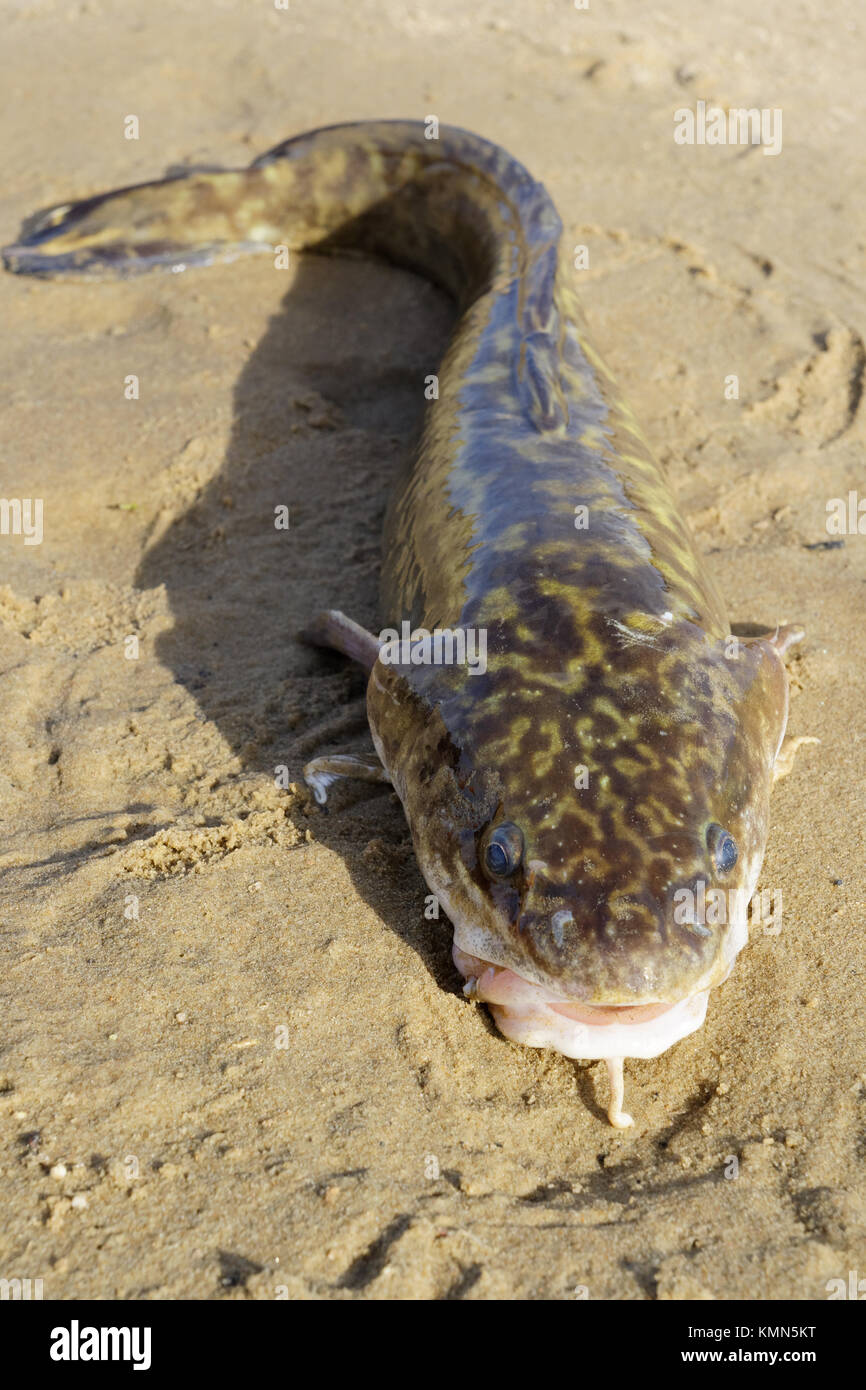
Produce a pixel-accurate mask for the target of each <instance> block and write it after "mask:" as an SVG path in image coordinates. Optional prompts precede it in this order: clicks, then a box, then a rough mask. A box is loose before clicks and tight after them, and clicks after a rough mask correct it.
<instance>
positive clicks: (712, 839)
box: [707, 822, 739, 874]
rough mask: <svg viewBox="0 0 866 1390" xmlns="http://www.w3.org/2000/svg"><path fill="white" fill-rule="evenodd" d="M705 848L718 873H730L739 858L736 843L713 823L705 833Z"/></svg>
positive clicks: (719, 826) (727, 832)
mask: <svg viewBox="0 0 866 1390" xmlns="http://www.w3.org/2000/svg"><path fill="white" fill-rule="evenodd" d="M707 847H708V849H709V851H710V854H711V855H712V856H713V862H714V864H715V866H716V868H717V869H718V871H719V873H720V874H727V873H730V871H731V869H732V868H733V867H734V865H735V864H736V862H737V859H738V858H739V850H738V849H737V842H736V840H735V839H734V837H733V835H732V834H731V833H730V831H729V830H725V829H724V828H723V827H722V826H721V825H716V823H715V822H713V824H712V825H711V826H710V828H709V830H708V831H707Z"/></svg>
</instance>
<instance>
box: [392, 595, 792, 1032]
mask: <svg viewBox="0 0 866 1390" xmlns="http://www.w3.org/2000/svg"><path fill="white" fill-rule="evenodd" d="M655 639H656V640H654V641H653V642H651V643H647V642H642V641H633V642H632V641H625V642H620V641H614V642H611V641H607V642H606V645H605V647H604V649H603V651H601V652H600V656H601V659H600V660H598V661H595V662H592V663H591V664H589V665H585V666H584V667H583V668H582V669H580V670H577V671H575V670H573V669H569V670H560V669H559V668H558V667H556V666H552V665H551V663H550V660H549V654H548V655H547V656H546V657H545V658H544V660H542V659H541V657H540V656H539V659H538V660H537V661H533V660H532V659H531V658H532V654H531V653H524V656H525V660H523V661H521V662H515V661H514V660H513V659H512V658H511V656H510V653H512V652H513V650H514V648H513V645H512V644H509V642H508V641H507V640H505V641H503V642H500V643H499V644H496V643H494V644H493V646H492V650H490V651H489V655H488V663H487V669H486V671H485V672H484V673H483V674H471V673H467V672H465V671H464V672H461V671H459V670H456V669H454V668H451V669H449V670H447V671H441V670H440V671H436V670H432V669H430V668H414V667H408V666H403V667H400V666H398V665H392V666H385V665H383V664H382V663H380V662H377V664H376V666H375V667H374V668H373V672H372V675H371V680H370V686H369V691H368V709H369V713H370V722H371V728H372V729H373V734H374V739H375V741H376V746H377V749H378V751H379V754H380V757H381V758H382V760H383V762H384V763H385V766H386V767H387V768H388V771H389V774H390V776H391V778H392V781H393V783H394V786H395V788H396V789H397V791H398V794H399V795H400V798H401V800H402V802H403V805H404V808H405V811H406V815H407V819H408V822H409V825H410V828H411V830H412V835H413V839H414V842H415V848H416V854H417V857H418V861H419V864H420V866H421V869H422V872H423V874H424V876H425V878H426V880H427V883H428V884H429V886H430V888H431V890H432V892H433V893H435V894H436V895H437V897H438V898H439V901H440V902H441V904H442V906H443V908H444V909H445V911H446V912H447V913H448V916H449V917H450V919H451V921H452V923H453V925H454V941H455V959H456V960H458V964H459V965H460V967H461V968H462V969H463V968H464V966H465V969H464V973H470V972H471V977H472V978H473V979H474V980H476V981H477V980H478V979H479V978H483V979H485V980H486V981H487V986H486V990H487V992H486V994H485V993H484V991H483V990H482V992H481V994H479V996H478V997H484V998H486V999H487V1001H488V1002H491V1003H494V1004H495V1002H496V1001H495V999H494V998H493V997H492V996H493V995H495V994H496V992H497V990H498V991H499V992H500V993H502V992H503V990H504V989H505V986H506V985H509V984H510V983H513V981H511V980H510V977H511V976H513V977H515V979H516V984H515V986H514V987H515V989H516V990H517V993H518V994H520V993H521V991H523V993H524V994H525V993H526V991H525V990H523V986H524V985H526V986H527V987H528V988H529V990H531V991H533V992H534V993H533V994H532V998H533V999H534V1001H535V1003H537V1004H539V1006H540V1005H541V1004H542V1003H543V1004H544V1006H545V1008H548V1006H550V1005H551V1003H552V1004H553V1006H554V1007H559V1008H561V1007H562V1006H567V1007H569V1008H571V1010H572V1013H573V1015H574V1019H573V1021H575V1022H578V1021H581V1020H583V1019H584V1017H586V1018H588V1019H589V1020H590V1021H592V1019H593V1018H599V1017H601V1016H602V1015H601V1014H594V1013H593V1012H592V1011H594V1010H603V1011H607V1012H608V1014H610V1013H611V1011H614V1013H613V1015H612V1016H613V1017H614V1018H616V1017H619V1018H622V1019H625V1018H626V1016H627V1014H628V1017H629V1018H630V1019H631V1018H633V1019H634V1021H636V1022H639V1021H641V1019H644V1018H645V1011H646V1010H647V1009H648V1008H651V1009H654V1010H656V1011H658V1009H659V1007H660V1006H663V1008H664V1009H668V1010H669V1009H671V1008H673V1006H681V1005H684V1004H687V1003H688V1002H689V1001H692V1002H694V1001H696V1000H697V1001H700V1000H701V999H703V1001H704V1004H703V1007H704V1008H705V1006H706V994H707V992H708V990H709V989H710V988H712V987H713V986H714V985H716V984H719V983H720V982H721V981H722V980H723V979H724V978H726V976H727V974H728V973H729V972H730V969H731V967H732V964H733V961H734V959H735V957H736V955H737V953H738V951H739V950H740V949H741V947H742V946H743V945H744V944H745V941H746V938H747V912H748V904H749V900H750V899H751V897H752V894H753V892H754V889H755V885H756V881H757V877H758V874H759V871H760V867H761V863H762V860H763V855H764V849H765V845H766V840H767V833H768V822H769V796H770V788H771V785H772V778H773V765H774V762H775V759H776V756H777V753H778V750H779V747H780V745H781V741H782V738H783V735H784V729H785V723H786V719H787V677H786V673H785V668H784V665H783V662H782V659H781V655H780V653H779V651H778V650H777V648H776V647H774V645H773V643H772V642H770V641H767V640H763V639H761V640H749V641H745V640H742V639H737V638H734V637H728V638H727V639H722V638H711V637H709V636H708V635H707V634H706V632H704V631H703V630H701V628H700V627H699V626H697V625H695V624H692V623H688V622H680V623H678V624H676V625H675V627H674V628H672V629H668V630H666V631H663V632H659V633H657V634H655ZM490 970H492V971H493V972H494V974H493V976H491V975H490ZM503 972H508V975H509V979H508V980H507V979H506V978H505V975H504V973H503ZM473 987H475V986H473ZM539 991H540V993H539ZM505 992H506V993H507V992H508V991H507V989H505ZM512 992H513V991H512ZM502 1007H503V1008H505V1006H504V1005H503V1006H502ZM617 1010H620V1011H623V1012H622V1013H621V1014H619V1015H616V1013H615V1011H617ZM629 1011H630V1012H629ZM641 1011H644V1013H643V1014H642V1013H641ZM494 1013H495V1014H496V1010H495V1009H494ZM695 1016H696V1010H695V1009H694V1008H692V1010H691V1015H690V1017H692V1018H694V1017H695ZM702 1018H703V1014H702V1013H701V1017H700V1019H699V1021H698V1023H697V1024H695V1025H694V1026H699V1023H700V1021H702ZM497 1022H498V1023H499V1024H500V1027H502V1018H501V1017H500V1016H499V1015H497ZM536 1022H537V1020H536ZM503 1031H506V1032H507V1031H508V1029H507V1028H503ZM590 1031H593V1030H590ZM614 1031H615V1032H616V1033H617V1035H618V1034H619V1032H621V1029H617V1030H614ZM656 1031H657V1030H656ZM686 1031H691V1029H690V1028H688V1029H686ZM518 1032H519V1030H518ZM523 1033H524V1034H526V1030H525V1029H524V1030H523ZM530 1033H531V1034H532V1035H531V1036H529V1035H521V1036H520V1040H521V1041H530V1042H532V1041H533V1038H534V1037H535V1036H536V1034H537V1033H538V1029H537V1028H536V1029H535V1033H532V1030H531V1029H530ZM512 1035H514V1036H517V1035H518V1033H512ZM679 1035H680V1036H681V1035H682V1034H679ZM612 1037H613V1034H612V1033H611V1034H610V1035H609V1037H608V1046H609V1045H610V1044H611V1038H612ZM630 1037H631V1038H632V1040H634V1039H635V1037H636V1032H635V1030H632V1033H631V1034H630ZM544 1045H555V1046H558V1047H560V1050H562V1051H567V1050H568V1049H567V1047H564V1046H562V1045H561V1043H560V1042H559V1041H554V1042H553V1043H552V1044H548V1043H545V1044H544ZM578 1045H579V1046H581V1047H583V1048H584V1049H587V1048H589V1047H591V1046H592V1047H595V1048H596V1049H597V1048H598V1047H599V1046H600V1044H599V1043H598V1040H597V1039H595V1040H594V1041H593V1040H589V1041H587V1040H586V1039H583V1041H582V1042H581V1043H580V1044H573V1046H578ZM664 1045H665V1046H667V1045H669V1044H668V1043H665V1044H664ZM657 1050H663V1049H662V1048H658V1049H657ZM621 1051H622V1055H655V1054H654V1053H653V1052H649V1053H645V1052H640V1051H635V1050H626V1049H624V1048H623V1049H621ZM569 1055H575V1056H578V1055H580V1056H584V1055H585V1056H607V1055H613V1054H611V1053H610V1051H609V1050H608V1051H607V1052H605V1051H598V1050H595V1051H587V1050H584V1051H572V1052H571V1053H570V1054H569Z"/></svg>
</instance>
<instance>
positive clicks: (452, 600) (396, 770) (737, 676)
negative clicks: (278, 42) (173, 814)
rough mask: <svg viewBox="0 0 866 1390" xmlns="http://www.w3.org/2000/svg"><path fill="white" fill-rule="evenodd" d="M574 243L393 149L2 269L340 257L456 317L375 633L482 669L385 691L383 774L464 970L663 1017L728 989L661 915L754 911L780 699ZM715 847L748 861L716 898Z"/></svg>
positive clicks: (516, 207)
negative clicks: (625, 371) (601, 321)
mask: <svg viewBox="0 0 866 1390" xmlns="http://www.w3.org/2000/svg"><path fill="white" fill-rule="evenodd" d="M562 240H563V238H562V229H561V225H560V221H559V218H558V216H557V213H556V210H555V208H554V206H553V204H552V202H551V200H550V198H549V197H548V195H547V194H546V192H545V190H544V189H543V188H542V186H541V185H540V184H538V183H536V182H535V181H534V180H533V179H532V178H531V176H530V175H529V174H528V173H527V171H526V170H525V169H523V168H522V166H521V165H519V164H518V163H516V161H514V160H513V159H511V158H510V156H508V155H507V154H506V153H505V152H504V151H503V150H501V149H499V148H498V147H497V146H495V145H492V144H490V143H488V142H487V141H484V140H482V139H480V138H479V137H477V136H474V135H471V134H468V133H467V132H464V131H459V130H454V129H449V128H444V127H443V128H442V129H441V130H440V132H439V138H438V139H435V140H428V139H426V138H425V133H424V127H423V126H421V125H420V124H418V123H409V122H382V123H370V124H361V125H356V126H344V127H333V128H330V129H327V130H323V131H314V132H312V133H311V134H309V135H304V136H300V137H298V138H297V139H294V140H290V141H288V142H286V144H284V145H281V146H279V147H278V148H277V149H275V150H273V151H271V152H270V153H269V154H267V155H265V156H263V157H262V159H260V160H258V161H257V162H256V163H255V164H254V165H253V166H252V167H251V169H249V170H246V171H238V172H227V173H216V174H193V175H190V176H188V177H186V178H182V179H178V180H175V181H163V182H161V183H156V184H149V185H142V186H140V187H138V188H134V189H129V190H120V191H119V192H117V193H113V194H107V195H103V196H101V197H98V198H93V199H89V200H87V201H85V202H83V203H80V204H77V205H72V206H71V207H70V208H64V209H60V210H54V211H53V212H52V213H49V214H46V215H43V216H42V217H41V218H39V219H34V220H33V221H32V222H31V224H30V225H29V226H28V227H27V228H26V229H25V233H24V235H23V237H22V240H21V243H20V244H19V245H18V246H16V247H12V248H7V251H6V252H5V253H4V255H5V262H6V265H7V267H8V268H9V269H12V270H16V271H21V272H24V273H29V274H49V275H50V274H72V275H84V274H87V275H91V274H132V273H135V272H136V271H138V270H142V269H148V268H149V267H150V266H152V265H154V264H164V265H172V264H177V263H184V264H193V263H196V262H206V261H209V260H213V259H216V258H225V257H231V256H232V255H236V254H238V253H239V252H241V251H245V250H255V249H262V250H267V249H269V248H270V247H271V246H272V245H274V244H277V243H285V244H288V245H289V246H291V247H296V248H300V247H315V248H317V249H319V250H338V249H339V248H340V247H343V246H350V245H351V246H353V247H356V248H358V247H360V248H362V249H367V250H370V251H372V252H376V253H379V254H383V255H385V256H388V257H389V258H390V259H392V260H394V261H395V262H398V263H400V264H403V265H406V266H410V267H412V268H414V269H416V270H419V271H421V272H422V273H423V274H425V275H427V276H429V277H430V278H431V279H433V280H435V281H436V282H437V283H439V284H441V285H443V286H445V287H446V288H447V289H448V290H449V291H450V292H451V293H452V294H453V295H454V297H455V298H456V299H457V301H458V304H459V306H460V308H461V311H462V317H461V320H460V325H459V329H458V331H457V333H456V334H455V337H454V340H453V342H452V344H451V346H450V348H449V350H448V353H447V355H446V358H445V361H444V362H443V363H442V365H441V367H440V368H439V378H440V387H439V399H438V400H437V401H435V402H433V403H432V404H431V405H430V408H429V410H428V414H427V418H426V424H425V430H424V435H423V440H422V443H421V447H420V450H419V452H418V456H417V459H416V460H415V463H414V466H413V467H412V468H411V470H410V471H409V472H408V473H407V475H406V476H405V478H404V479H403V480H402V481H401V483H400V485H399V487H398V488H397V489H396V491H395V494H394V498H393V500H392V504H391V507H390V511H389V516H388V521H387V526H386V537H385V552H384V567H383V579H382V608H383V613H382V616H383V621H384V622H385V623H386V624H387V625H389V626H391V625H393V626H397V625H399V623H400V621H401V620H402V619H403V618H408V619H409V620H410V621H411V622H412V623H413V624H416V625H421V626H424V627H426V628H428V629H432V628H435V627H448V628H457V627H463V628H474V629H483V630H484V631H485V632H486V633H487V639H488V667H487V671H486V673H485V674H483V675H479V674H470V673H469V672H468V671H467V670H466V669H465V668H460V667H455V666H451V667H439V668H435V667H423V666H410V667H407V668H399V667H387V666H385V665H383V664H382V662H381V661H380V662H378V663H377V664H376V666H375V667H374V669H373V672H372V675H371V679H370V686H369V697H368V707H369V715H370V723H371V728H372V730H373V734H374V738H375V740H376V743H377V748H378V749H379V751H380V754H381V756H382V758H383V761H384V762H385V765H386V767H387V769H388V771H389V773H390V775H391V777H392V779H393V782H394V785H395V787H396V788H397V790H398V792H399V794H400V796H401V798H402V801H403V804H404V807H405V809H406V814H407V817H408V820H409V824H410V826H411V828H412V833H413V836H414V840H415V845H416V849H417V854H418V859H419V862H420V864H421V867H422V870H423V872H424V874H425V876H426V877H427V880H428V882H429V883H430V885H431V887H432V888H433V889H434V891H436V892H438V893H440V894H441V896H442V898H443V902H445V903H446V904H447V906H448V909H449V911H450V912H451V914H452V916H453V918H454V921H455V927H456V928H457V938H458V940H461V932H463V933H464V935H465V933H469V934H470V938H471V939H469V938H468V941H469V947H468V948H469V949H475V948H477V950H476V953H477V954H480V955H482V956H483V957H485V958H486V959H488V960H491V961H493V962H495V963H498V964H503V965H509V966H511V967H512V968H514V969H515V970H517V971H518V972H520V973H522V974H524V975H526V976H527V977H529V978H530V979H534V980H536V981H538V982H540V983H543V984H545V985H548V986H550V987H552V988H553V989H554V990H556V991H557V992H559V993H560V994H561V995H563V996H568V997H570V998H575V999H580V1000H586V1001H588V1002H595V1003H638V1002H649V1001H653V1000H673V999H678V998H681V997H682V996H683V995H685V994H688V993H691V992H692V991H693V990H695V989H696V988H703V987H705V986H707V985H711V984H715V983H717V982H718V980H719V979H720V978H721V977H722V976H723V974H724V972H725V970H726V969H727V965H728V954H727V953H726V946H727V944H728V929H727V928H725V927H708V926H707V925H704V924H702V923H700V922H697V923H695V924H691V925H678V924H677V923H675V922H674V920H673V916H672V908H671V905H672V898H673V894H674V892H675V891H676V890H677V889H678V888H682V887H686V886H695V885H697V883H698V882H704V883H705V884H707V885H708V886H711V885H713V884H716V883H719V884H720V886H724V887H725V888H738V887H742V888H744V889H745V890H747V891H748V892H751V890H752V888H753V887H754V883H755V879H756V876H757V873H758V869H759V867H760V863H761V858H762V856H763V850H764V844H765V840H766V834H767V821H768V802H769V789H770V783H771V777H772V768H773V762H774V759H775V756H776V753H777V750H778V747H779V744H780V741H781V737H782V734H783V732H784V724H785V719H786V711H787V688H786V679H785V674H784V668H783V666H782V662H781V659H780V656H779V655H778V653H777V651H776V650H775V649H774V648H773V646H772V645H771V644H770V643H768V642H765V641H757V642H754V643H750V644H743V645H741V646H740V647H739V648H738V649H737V650H736V651H732V650H731V649H730V648H729V647H727V646H726V644H725V639H726V638H727V636H728V626H727V622H726V619H725V615H724V609H723V606H722V604H721V601H720V599H719V597H718V594H717V593H716V591H715V588H714V586H713V584H712V582H711V581H710V579H709V578H708V576H707V575H706V573H705V571H704V568H703V565H702V563H701V561H700V560H699V558H698V556H697V554H696V551H695V549H694V546H693V543H692V540H691V537H690V535H689V531H688V528H687V526H686V524H685V522H684V521H683V519H682V517H681V516H680V515H679V513H678V510H677V507H676V503H675V501H674V499H673V497H672V495H671V492H670V490H669V488H668V486H667V483H666V481H665V479H664V478H663V476H662V474H661V472H660V471H659V469H658V467H657V466H656V464H655V463H654V462H653V460H652V457H651V455H650V453H649V451H648V449H647V446H646V444H645V442H644V440H643V438H642V436H641V434H640V431H639V430H638V428H637V426H636V424H635V422H634V419H633V417H632V416H631V413H630V411H629V410H628V408H627V406H626V405H625V404H624V403H623V401H622V400H621V399H620V397H619V395H618V393H617V391H616V389H615V387H614V385H613V383H612V381H611V378H610V375H609V373H608V371H607V369H606V368H605V366H604V364H603V362H602V361H601V359H600V358H599V357H598V355H597V353H596V352H595V351H594V349H593V348H592V347H591V345H590V344H589V342H588V341H587V337H586V333H585V329H584V327H583V323H582V320H581V316H580V312H579V309H578V305H577V302H576V298H575V294H574V283H573V282H574V278H575V275H574V272H573V270H572V268H571V266H570V263H569V261H568V257H567V254H565V253H564V251H563V249H562V247H561V242H562ZM434 368H435V364H434V363H431V366H430V370H431V371H432V370H434ZM581 506H583V507H586V508H587V509H588V526H587V527H586V529H578V528H577V527H576V526H575V509H576V508H577V507H581ZM577 768H584V769H585V772H586V777H587V779H588V781H587V785H586V786H582V785H576V784H575V775H576V769H577ZM500 820H507V821H511V822H515V823H516V824H517V825H518V826H520V828H521V829H522V831H523V835H524V839H525V844H526V853H525V858H524V863H523V865H522V867H521V869H520V870H519V871H518V873H517V874H516V875H515V877H514V878H513V880H511V881H510V882H508V883H491V882H489V881H488V879H487V878H486V877H485V875H484V873H483V871H482V869H481V867H480V865H479V842H480V840H481V838H482V837H483V835H484V834H485V832H486V831H487V830H488V829H489V827H490V825H491V823H493V822H496V821H500ZM713 822H717V823H719V824H721V825H722V826H724V827H725V828H726V829H727V830H729V831H730V832H731V834H733V835H734V837H735V839H736V840H737V843H738V845H739V850H740V857H739V861H738V863H737V866H736V868H735V869H734V870H733V871H732V872H731V873H729V874H728V875H727V877H725V878H724V879H723V880H719V876H718V874H717V873H716V871H715V868H714V866H713V864H712V862H711V858H710V854H709V851H708V848H707V830H708V826H709V825H710V824H711V823H713ZM563 910H566V911H568V912H570V913H571V919H570V921H566V924H565V925H563V919H562V917H561V916H560V917H559V918H557V925H556V926H554V924H553V923H552V918H553V915H554V914H555V913H562V911H563ZM463 944H466V941H465V940H464V943H463Z"/></svg>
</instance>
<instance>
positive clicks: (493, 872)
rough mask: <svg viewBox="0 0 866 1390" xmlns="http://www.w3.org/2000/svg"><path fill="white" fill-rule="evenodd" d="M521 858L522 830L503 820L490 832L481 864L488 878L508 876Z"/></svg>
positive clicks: (518, 864) (518, 865) (519, 862)
mask: <svg viewBox="0 0 866 1390" xmlns="http://www.w3.org/2000/svg"><path fill="white" fill-rule="evenodd" d="M522 859H523V832H522V831H521V830H520V828H519V827H518V826H516V825H513V824H512V822H511V821H503V822H502V824H501V825H497V827H496V829H495V830H492V831H491V832H490V835H489V836H488V838H487V843H486V845H485V846H484V854H483V864H484V869H485V872H486V873H487V874H488V875H489V877H490V878H510V877H511V875H512V874H513V873H515V871H516V870H517V869H519V868H520V864H521V861H522Z"/></svg>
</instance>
